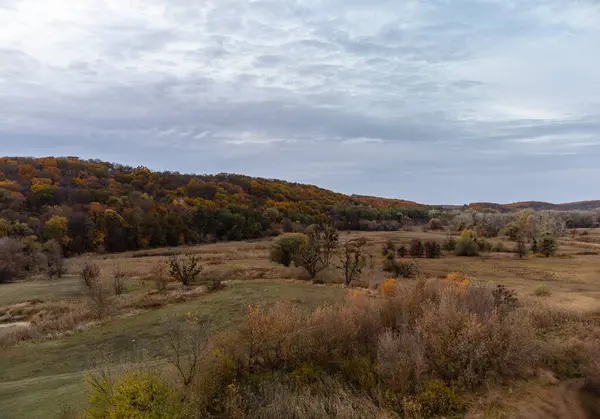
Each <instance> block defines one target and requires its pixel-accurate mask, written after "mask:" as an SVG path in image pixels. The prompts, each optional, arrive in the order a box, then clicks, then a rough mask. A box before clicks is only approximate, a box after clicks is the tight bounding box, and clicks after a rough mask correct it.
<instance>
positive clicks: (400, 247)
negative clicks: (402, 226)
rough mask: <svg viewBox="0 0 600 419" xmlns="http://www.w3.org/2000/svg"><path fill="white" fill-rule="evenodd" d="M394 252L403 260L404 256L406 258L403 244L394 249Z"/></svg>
mask: <svg viewBox="0 0 600 419" xmlns="http://www.w3.org/2000/svg"><path fill="white" fill-rule="evenodd" d="M396 252H397V253H398V256H399V257H401V258H403V257H404V256H406V253H407V250H406V246H404V245H403V244H401V245H400V246H398V248H397V249H396Z"/></svg>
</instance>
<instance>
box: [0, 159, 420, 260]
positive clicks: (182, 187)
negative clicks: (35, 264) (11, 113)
mask: <svg viewBox="0 0 600 419" xmlns="http://www.w3.org/2000/svg"><path fill="white" fill-rule="evenodd" d="M429 208H430V207H428V206H425V205H421V204H417V203H415V202H411V201H403V200H394V199H382V198H375V197H367V196H357V195H353V196H348V195H344V194H340V193H335V192H332V191H329V190H326V189H322V188H318V187H316V186H311V185H302V184H298V183H290V182H284V181H280V180H271V179H261V178H252V177H248V176H243V175H234V174H217V175H193V174H180V173H177V172H154V171H151V170H149V169H148V168H145V167H130V166H123V165H119V164H114V163H108V162H102V161H98V160H81V159H78V158H76V157H65V158H54V157H48V158H26V157H4V158H0V211H1V212H0V216H1V219H0V237H2V236H7V235H9V236H17V237H23V238H24V237H30V238H31V239H33V236H35V237H36V238H38V239H40V240H48V239H56V240H58V241H59V242H60V243H61V244H62V245H63V247H64V250H65V252H69V253H81V252H86V251H94V250H106V251H122V250H131V249H139V248H146V247H156V246H165V245H170V246H175V245H179V244H186V243H188V244H189V243H199V242H203V241H207V240H215V239H216V240H236V239H247V238H256V237H260V236H264V235H266V234H271V232H272V231H273V229H275V228H283V229H284V230H292V229H294V228H296V226H298V225H302V224H303V225H307V224H310V223H313V222H315V221H319V220H321V219H323V218H324V217H329V218H331V219H332V220H333V221H334V222H335V223H336V224H337V226H338V227H339V228H344V229H365V230H366V229H371V230H380V229H397V228H398V227H399V226H401V225H402V223H404V222H406V221H407V220H409V219H412V220H425V219H426V211H427V210H428V209H429Z"/></svg>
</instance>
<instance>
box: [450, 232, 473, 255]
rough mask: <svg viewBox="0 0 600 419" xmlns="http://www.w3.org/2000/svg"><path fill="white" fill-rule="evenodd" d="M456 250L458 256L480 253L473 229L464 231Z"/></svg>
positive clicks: (457, 242)
mask: <svg viewBox="0 0 600 419" xmlns="http://www.w3.org/2000/svg"><path fill="white" fill-rule="evenodd" d="M454 252H455V253H456V256H477V255H478V254H479V246H478V245H477V242H476V238H475V235H474V234H473V232H472V231H471V230H464V231H463V232H462V234H461V235H460V237H459V238H458V240H457V241H456V247H455V250H454Z"/></svg>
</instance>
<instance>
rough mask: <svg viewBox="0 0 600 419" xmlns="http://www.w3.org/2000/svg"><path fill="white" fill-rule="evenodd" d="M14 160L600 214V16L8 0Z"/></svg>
mask: <svg viewBox="0 0 600 419" xmlns="http://www.w3.org/2000/svg"><path fill="white" fill-rule="evenodd" d="M0 155H35V156H44V155H77V156H81V157H84V158H100V159H103V160H110V161H115V162H120V163H126V164H133V165H138V164H142V165H146V166H148V167H150V168H152V169H159V170H178V171H181V172H196V173H215V172H232V173H243V174H248V175H253V176H263V177H272V178H281V179H286V180H291V181H298V182H305V183H312V184H316V185H319V186H322V187H326V188H329V189H334V190H336V191H340V192H345V193H360V194H368V195H378V196H385V197H397V198H404V199H411V200H416V201H420V202H425V203H453V204H462V203H467V202H472V201H494V202H512V201H518V200H546V201H553V202H565V201H574V200H584V199H600V187H599V181H600V3H599V2H598V1H597V0H547V1H543V0H471V1H468V0H422V1H417V0H390V1H384V0H369V1H367V0H362V1H359V0H297V1H287V0H256V1H242V0H238V1H234V0H209V1H203V0H200V1H188V0H0Z"/></svg>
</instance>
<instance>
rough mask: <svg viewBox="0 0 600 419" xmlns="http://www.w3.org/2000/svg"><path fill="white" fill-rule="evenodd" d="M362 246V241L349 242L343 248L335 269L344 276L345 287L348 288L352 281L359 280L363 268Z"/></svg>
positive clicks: (363, 243) (363, 242) (363, 244)
mask: <svg viewBox="0 0 600 419" xmlns="http://www.w3.org/2000/svg"><path fill="white" fill-rule="evenodd" d="M364 246H365V241H364V239H363V240H360V239H358V240H350V241H349V242H348V243H346V245H345V246H344V251H343V252H342V256H341V260H340V264H339V265H338V266H337V268H338V269H339V270H341V271H342V273H343V274H344V282H345V284H346V286H347V287H348V286H350V283H351V282H352V281H354V280H356V279H359V278H360V275H361V274H362V270H363V268H364V267H365V257H364V255H363V248H364Z"/></svg>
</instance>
